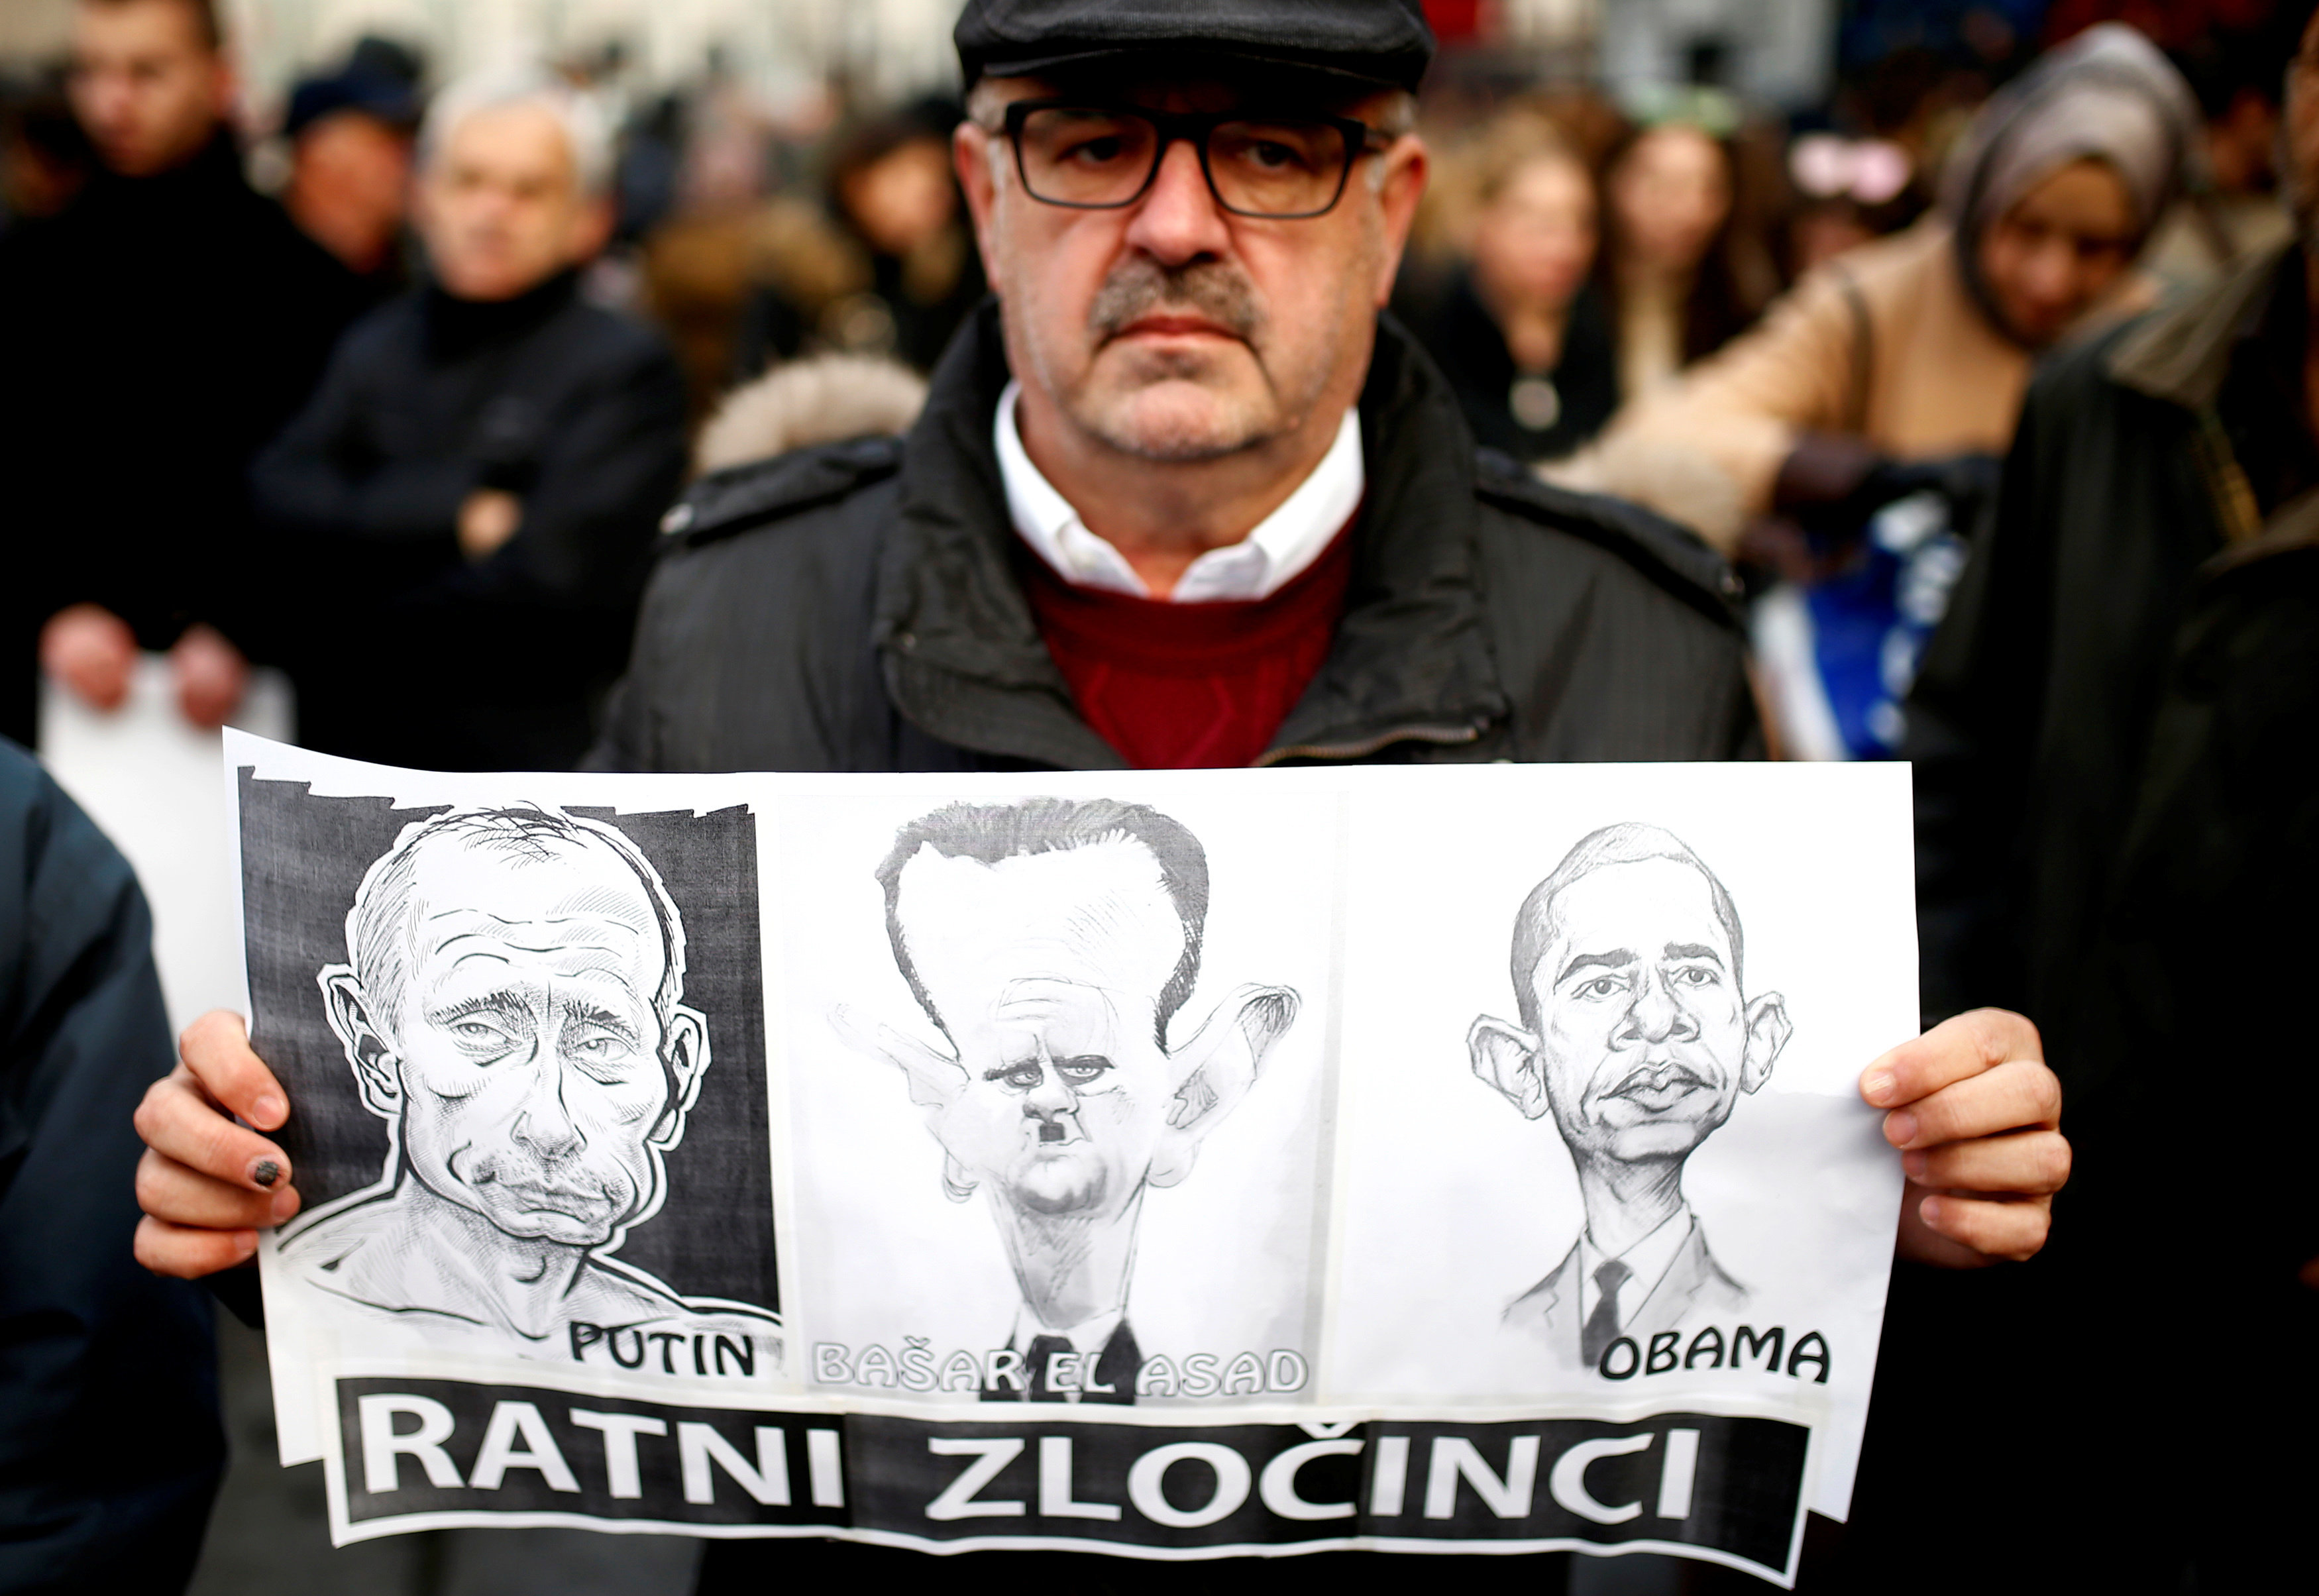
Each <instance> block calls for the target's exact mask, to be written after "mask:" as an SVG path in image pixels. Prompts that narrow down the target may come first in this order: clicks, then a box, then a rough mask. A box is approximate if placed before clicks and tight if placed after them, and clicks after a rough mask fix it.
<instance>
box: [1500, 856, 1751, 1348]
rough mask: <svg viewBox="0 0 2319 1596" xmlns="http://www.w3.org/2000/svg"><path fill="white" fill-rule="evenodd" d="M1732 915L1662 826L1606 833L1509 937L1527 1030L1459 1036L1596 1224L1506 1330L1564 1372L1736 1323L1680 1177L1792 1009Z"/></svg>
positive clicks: (1557, 873)
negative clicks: (1547, 1125)
mask: <svg viewBox="0 0 2319 1596" xmlns="http://www.w3.org/2000/svg"><path fill="white" fill-rule="evenodd" d="M1744 958H1745V952H1744V938H1743V937H1742V935H1741V933H1740V926H1739V911H1738V908H1737V906H1736V905H1735V904H1734V903H1733V902H1732V900H1731V895H1730V894H1729V893H1728V892H1727V891H1726V890H1725V889H1724V887H1723V883H1722V882H1721V881H1719V880H1718V879H1716V877H1715V874H1714V872H1713V871H1712V870H1709V869H1708V867H1707V865H1706V864H1705V863H1704V862H1703V861H1701V859H1700V858H1699V856H1698V855H1697V854H1695V853H1693V852H1692V851H1691V850H1690V848H1688V847H1686V846H1685V845H1684V844H1683V843H1682V842H1681V841H1680V840H1678V839H1677V838H1675V837H1674V836H1673V835H1671V834H1668V833H1666V832H1665V831H1662V830H1659V829H1658V828H1657V827H1656V826H1650V825H1611V826H1606V827H1604V828H1603V829H1602V830H1600V831H1597V832H1595V833H1593V834H1592V835H1590V836H1588V837H1586V838H1584V840H1583V841H1581V842H1580V843H1578V845H1577V846H1576V847H1575V848H1573V849H1572V850H1571V851H1570V852H1569V854H1568V856H1567V857H1566V858H1565V859H1564V860H1563V861H1562V862H1561V863H1560V864H1559V865H1557V867H1556V868H1555V870H1554V872H1553V873H1552V874H1551V875H1549V876H1548V877H1547V879H1545V880H1544V881H1542V882H1540V883H1539V884H1538V887H1537V888H1535V889H1534V890H1533V891H1532V892H1531V893H1530V895H1529V898H1528V900H1527V901H1525V902H1524V903H1523V905H1522V906H1521V911H1520V915H1517V916H1516V919H1515V922H1514V933H1513V956H1512V960H1511V969H1512V975H1513V987H1514V1001H1515V1004H1516V1007H1517V1013H1518V1014H1519V1015H1520V1023H1509V1022H1507V1021H1505V1020H1502V1019H1496V1018H1493V1017H1491V1016H1489V1015H1484V1016H1482V1017H1481V1018H1479V1019H1476V1020H1475V1022H1474V1023H1473V1026H1472V1028H1471V1030H1470V1031H1469V1032H1467V1037H1466V1045H1467V1049H1468V1051H1469V1052H1470V1054H1471V1058H1472V1062H1473V1067H1474V1072H1475V1074H1476V1075H1477V1076H1479V1077H1480V1078H1482V1079H1483V1080H1484V1082H1486V1083H1487V1084H1488V1085H1490V1086H1491V1087H1494V1088H1495V1089H1496V1090H1497V1091H1499V1092H1500V1093H1502V1094H1503V1095H1504V1096H1505V1098H1506V1100H1507V1101H1508V1102H1510V1103H1511V1104H1512V1105H1514V1107H1516V1108H1517V1109H1519V1110H1520V1111H1521V1113H1522V1114H1524V1115H1526V1116H1527V1117H1529V1118H1530V1119H1532V1120H1541V1119H1548V1118H1551V1120H1552V1122H1553V1124H1554V1128H1555V1129H1556V1130H1557V1132H1560V1133H1561V1138H1562V1141H1563V1143H1564V1144H1565V1145H1566V1147H1567V1148H1568V1150H1569V1154H1570V1158H1571V1160H1572V1162H1573V1163H1574V1164H1575V1167H1576V1172H1577V1176H1578V1189H1579V1195H1580V1197H1581V1199H1582V1201H1583V1203H1584V1210H1585V1223H1584V1228H1583V1229H1582V1230H1581V1231H1580V1232H1579V1234H1578V1236H1577V1237H1576V1238H1575V1243H1574V1244H1573V1245H1572V1247H1571V1248H1570V1250H1569V1253H1568V1254H1567V1256H1566V1257H1565V1258H1563V1260H1562V1262H1561V1263H1560V1264H1559V1265H1558V1266H1557V1267H1556V1268H1555V1269H1554V1270H1553V1272H1552V1273H1551V1274H1549V1275H1548V1276H1546V1278H1545V1279H1543V1280H1541V1281H1539V1282H1538V1284H1537V1285H1535V1286H1533V1287H1531V1288H1530V1289H1529V1291H1528V1292H1526V1293H1524V1294H1522V1295H1521V1296H1520V1298H1518V1299H1517V1300H1516V1301H1515V1302H1514V1303H1512V1305H1511V1307H1509V1308H1508V1309H1507V1310H1506V1314H1505V1327H1506V1329H1507V1330H1509V1331H1510V1332H1511V1333H1512V1334H1513V1335H1515V1336H1516V1337H1517V1338H1519V1339H1521V1340H1524V1341H1532V1342H1535V1343H1537V1344H1538V1345H1540V1346H1542V1347H1543V1348H1545V1349H1547V1350H1548V1352H1550V1353H1551V1355H1552V1356H1553V1357H1555V1359H1556V1360H1557V1361H1558V1362H1560V1363H1562V1364H1564V1365H1566V1366H1583V1367H1586V1368H1595V1367H1598V1366H1600V1365H1601V1363H1602V1356H1603V1354H1604V1352H1605V1351H1606V1350H1607V1349H1608V1348H1610V1347H1611V1344H1612V1343H1613V1342H1615V1341H1616V1340H1617V1339H1619V1338H1620V1337H1622V1336H1623V1337H1629V1338H1633V1339H1645V1338H1647V1337H1648V1336H1650V1335H1652V1334H1656V1333H1657V1332H1659V1331H1663V1330H1677V1329H1680V1328H1683V1327H1684V1326H1686V1325H1691V1324H1696V1323H1702V1322H1705V1321H1708V1320H1709V1319H1711V1318H1714V1317H1716V1316H1718V1315H1721V1314H1725V1313H1728V1312H1734V1311H1737V1309H1740V1308H1742V1307H1744V1306H1745V1305H1746V1303H1747V1300H1748V1294H1747V1290H1746V1287H1745V1286H1744V1285H1741V1284H1740V1282H1738V1281H1737V1280H1735V1279H1733V1278H1732V1277H1731V1276H1729V1275H1728V1274H1727V1273H1725V1271H1724V1270H1723V1268H1722V1267H1720V1266H1719V1264H1718V1263H1717V1262H1716V1260H1715V1256H1714V1254H1713V1252H1712V1251H1711V1250H1710V1249H1709V1246H1708V1239H1707V1234H1706V1231H1704V1230H1703V1229H1702V1228H1701V1224H1700V1222H1699V1220H1698V1218H1697V1217H1696V1216H1695V1215H1694V1214H1693V1213H1692V1210H1691V1207H1690V1204H1688V1202H1687V1201H1686V1200H1685V1198H1684V1196H1683V1166H1684V1164H1685V1162H1686V1161H1687V1160H1688V1159H1690V1157H1691V1155H1692V1153H1693V1152H1695V1151H1697V1150H1698V1149H1699V1147H1700V1145H1701V1143H1702V1142H1704V1141H1706V1140H1707V1139H1708V1138H1709V1137H1710V1136H1711V1135H1713V1134H1714V1133H1715V1132H1716V1131H1717V1130H1718V1129H1719V1127H1720V1126H1721V1125H1722V1124H1723V1123H1724V1122H1725V1121H1726V1120H1728V1118H1729V1117H1730V1115H1731V1112H1732V1109H1733V1107H1734V1105H1736V1104H1737V1102H1738V1100H1739V1098H1740V1096H1742V1095H1743V1094H1746V1093H1751V1092H1755V1091H1756V1090H1758V1089H1760V1088H1761V1087H1763V1085H1764V1082H1765V1081H1766V1080H1767V1079H1769V1078H1770V1077H1771V1073H1772V1066H1773V1064H1774V1063H1775V1062H1776V1061H1777V1060H1778V1059H1779V1056H1780V1051H1781V1050H1782V1048H1783V1047H1785V1046H1786V1045H1787V1041H1788V1035H1789V1029H1790V1027H1789V1023H1788V1014H1787V1005H1786V1003H1785V1001H1784V1000H1783V999H1782V997H1781V996H1780V995H1779V994H1778V993H1776V992H1762V993H1758V994H1757V995H1756V996H1753V997H1749V996H1746V985H1745V962H1744Z"/></svg>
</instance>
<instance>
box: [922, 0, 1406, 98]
mask: <svg viewBox="0 0 2319 1596" xmlns="http://www.w3.org/2000/svg"><path fill="white" fill-rule="evenodd" d="M955 37H956V39H957V41H958V59H959V65H960V66H961V68H964V70H965V73H966V81H967V84H968V85H969V86H972V85H973V83H974V81H975V80H976V79H977V78H979V77H1023V76H1025V75H1027V74H1031V73H1044V72H1048V71H1051V70H1052V69H1054V68H1061V67H1069V66H1077V65H1079V64H1081V63H1093V62H1096V61H1098V60H1102V59H1107V58H1116V57H1120V56H1125V55H1140V54H1144V53H1147V52H1153V51H1166V52H1168V53H1169V54H1173V55H1210V54H1216V55H1231V56H1239V57H1243V58H1246V59H1251V60H1257V61H1264V62H1271V63H1277V64H1280V65H1286V66H1294V67H1303V68H1309V69H1312V70H1315V71H1322V72H1329V73H1334V74H1338V75H1340V76H1343V77H1354V78H1358V79H1360V80H1362V81H1364V82H1367V83H1374V84H1378V85H1380V86H1391V87H1394V88H1404V89H1410V90H1414V89H1415V88H1416V87H1417V80H1418V79H1419V78H1421V77H1424V76H1425V68H1426V66H1427V64H1428V63H1429V62H1430V61H1431V60H1432V59H1433V30H1432V29H1430V28H1429V27H1427V26H1426V24H1425V14H1424V12H1423V11H1422V10H1421V9H1420V8H1419V4H1418V0H967V5H966V10H965V12H964V13H963V14H961V16H960V17H959V19H958V32H957V33H956V35H955Z"/></svg>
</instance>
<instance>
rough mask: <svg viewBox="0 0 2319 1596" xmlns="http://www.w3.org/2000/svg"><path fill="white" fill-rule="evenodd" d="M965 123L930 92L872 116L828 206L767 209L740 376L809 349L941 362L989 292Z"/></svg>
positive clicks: (837, 157) (744, 325)
mask: <svg viewBox="0 0 2319 1596" xmlns="http://www.w3.org/2000/svg"><path fill="white" fill-rule="evenodd" d="M957 121H958V110H957V107H955V106H953V105H951V104H946V103H945V102H943V101H939V100H925V101H920V102H918V103H917V104H913V105H909V106H906V107H904V108H903V109H901V110H899V111H896V112H892V113H888V114H887V115H884V116H881V117H878V118H875V119H873V120H871V121H869V122H862V123H861V124H860V125H858V126H856V127H855V128H853V130H852V131H850V132H848V133H847V134H845V135H844V137H843V138H842V139H840V140H839V141H838V143H837V146H836V149H835V152H834V153H833V154H832V156H831V158H830V162H829V173H828V180H827V187H828V203H827V209H826V211H825V210H821V209H818V208H816V207H814V206H811V205H809V204H801V203H797V202H794V201H791V202H777V203H775V204H773V205H772V206H771V207H770V208H769V209H768V210H767V211H766V212H765V214H764V216H763V218H762V221H760V223H759V225H758V228H757V232H758V235H759V236H758V239H757V240H756V248H757V252H758V255H759V257H760V259H759V262H758V264H757V266H756V267H755V270H756V272H757V274H758V275H759V278H760V279H761V281H760V284H759V286H758V287H757V288H756V289H755V291H754V292H753V293H752V294H751V296H750V300H749V302H748V305H747V306H746V308H745V309H744V311H743V313H742V322H741V331H740V335H739V338H738V339H737V340H736V342H735V349H734V356H733V365H734V372H735V375H736V376H739V377H743V378H746V377H753V376H755V375H757V374H760V373H761V372H762V371H764V369H765V368H766V367H767V366H769V365H772V364H773V363H774V362H776V361H781V360H794V359H795V358H797V357H798V356H800V355H808V354H842V355H890V356H894V357H895V358H897V359H898V360H900V361H901V362H902V364H903V365H907V366H909V367H911V368H912V369H913V370H915V371H918V372H921V373H923V372H928V371H931V370H933V369H934V360H935V358H936V357H937V356H940V355H941V354H942V352H943V347H944V346H945V345H947V344H948V343H949V342H950V339H951V335H952V333H954V332H956V331H957V330H958V329H959V327H960V324H961V323H962V322H963V321H965V320H966V318H967V316H968V314H969V313H970V311H973V309H974V307H975V306H976V305H978V304H979V303H980V302H982V296H983V293H984V292H985V288H984V283H983V277H982V263H981V260H980V257H978V256H977V255H976V253H975V248H974V239H973V238H972V237H971V236H970V234H969V232H968V230H967V225H966V210H965V207H964V205H962V204H961V203H960V200H959V194H958V185H957V183H956V182H955V181H954V180H953V179H952V176H951V158H950V131H951V129H952V126H954V125H955V124H956V123H957Z"/></svg>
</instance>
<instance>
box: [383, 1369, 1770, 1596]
mask: <svg viewBox="0 0 2319 1596" xmlns="http://www.w3.org/2000/svg"><path fill="white" fill-rule="evenodd" d="M338 1415H339V1433H340V1437H341V1444H342V1446H343V1448H344V1454H343V1458H344V1464H345V1478H346V1490H347V1519H348V1520H349V1523H350V1524H351V1525H353V1526H357V1527H359V1526H363V1525H375V1524H379V1523H381V1522H383V1521H385V1520H389V1519H402V1518H406V1517H410V1516H412V1515H419V1514H433V1513H476V1512H481V1513H496V1512H505V1513H559V1514H571V1515H577V1516H581V1517H586V1518H595V1519H611V1520H631V1521H645V1522H651V1523H655V1524H666V1525H669V1526H672V1527H677V1528H687V1527H690V1528H701V1529H706V1530H708V1531H710V1532H711V1533H724V1534H728V1535H729V1534H735V1533H739V1534H746V1533H748V1532H749V1531H751V1530H752V1529H755V1530H760V1531H762V1532H763V1533H767V1534H779V1533H781V1532H782V1531H783V1530H790V1531H795V1530H798V1529H812V1528H827V1529H830V1530H833V1531H837V1532H844V1531H847V1530H853V1531H862V1532H871V1533H874V1534H876V1535H878V1536H879V1537H881V1538H884V1537H912V1538H915V1539H916V1540H918V1541H921V1542H925V1543H929V1544H936V1545H942V1544H948V1545H953V1546H965V1545H970V1544H972V1543H975V1542H991V1543H997V1542H1004V1543H1006V1544H1008V1545H1013V1546H1021V1545H1024V1543H1026V1542H1036V1541H1037V1540H1040V1539H1053V1540H1056V1541H1058V1542H1068V1543H1069V1545H1070V1546H1072V1547H1073V1548H1074V1549H1078V1550H1090V1549H1092V1550H1098V1551H1112V1552H1117V1553H1121V1554H1123V1555H1130V1556H1133V1555H1153V1554H1155V1553H1156V1554H1159V1555H1175V1556H1183V1555H1219V1554H1222V1553H1224V1552H1227V1551H1230V1550H1232V1549H1236V1548H1237V1549H1246V1550H1248V1551H1252V1552H1261V1551H1277V1550H1286V1549H1290V1548H1294V1547H1296V1546H1304V1545H1320V1544H1327V1545H1332V1546H1341V1545H1344V1544H1345V1543H1347V1542H1348V1541H1352V1540H1356V1539H1360V1540H1376V1541H1390V1542H1392V1543H1393V1544H1394V1549H1395V1550H1425V1549H1428V1543H1432V1544H1435V1545H1438V1546H1439V1547H1440V1549H1442V1550H1444V1551H1448V1550H1453V1549H1457V1548H1459V1547H1461V1546H1462V1547H1467V1548H1473V1547H1478V1546H1482V1545H1484V1544H1500V1545H1503V1544H1511V1543H1537V1542H1548V1541H1552V1542H1565V1543H1572V1542H1587V1543H1592V1544H1594V1545H1598V1546H1617V1545H1620V1544H1623V1543H1626V1542H1631V1541H1654V1542H1659V1543H1664V1544H1669V1545H1672V1546H1686V1547H1693V1548H1697V1549H1698V1550H1700V1551H1702V1552H1706V1553H1708V1554H1710V1555H1714V1556H1716V1557H1717V1558H1718V1560H1723V1561H1732V1562H1737V1563H1741V1564H1747V1565H1750V1566H1752V1567H1753V1568H1755V1569H1756V1570H1758V1571H1761V1572H1763V1573H1767V1574H1769V1575H1771V1576H1772V1577H1773V1578H1784V1577H1786V1576H1787V1574H1788V1573H1789V1570H1788V1562H1789V1553H1790V1548H1791V1546H1793V1544H1794V1540H1795V1530H1796V1524H1797V1520H1798V1516H1799V1515H1800V1513H1801V1511H1802V1491H1803V1476H1804V1462H1805V1453H1806V1447H1807V1443H1808V1441H1809V1431H1808V1430H1807V1429H1805V1428H1804V1427H1803V1426H1801V1425H1797V1424H1791V1423H1788V1422H1786V1421H1784V1420H1777V1419H1758V1418H1733V1417H1728V1416H1725V1415H1720V1414H1712V1413H1656V1414H1653V1415H1651V1416H1650V1417H1649V1418H1647V1419H1640V1420H1631V1421H1628V1422H1620V1423H1614V1422H1611V1421H1607V1420H1591V1419H1550V1420H1544V1419H1541V1420H1511V1421H1492V1422H1476V1423H1457V1422H1441V1421H1430V1420H1429V1421H1402V1420H1374V1421H1369V1422H1365V1423H1353V1424H1347V1425H1345V1426H1343V1427H1341V1429H1340V1428H1338V1427H1334V1426H1327V1425H1314V1424H1295V1423H1290V1424H1215V1425H1202V1426H1197V1427H1185V1428H1177V1427H1173V1426H1167V1427H1162V1426H1150V1425H1132V1424H1103V1423H1087V1422H1077V1423H1075V1422H1071V1421H1069V1420H1053V1419H1047V1418H1042V1417H1040V1416H1037V1415H1035V1414H1033V1413H1031V1412H1028V1411H1025V1412H1024V1414H1023V1416H1022V1417H1020V1418H1019V1419H1013V1420H984V1419H979V1418H978V1419H974V1420H941V1421H929V1420H917V1419H899V1418H889V1417H883V1416H878V1415H870V1414H853V1415H844V1416H840V1415H833V1414H826V1413H781V1412H766V1411H758V1410H751V1409H717V1408H693V1407H680V1406H673V1405H666V1404H659V1403H652V1402H631V1401H622V1400H618V1399H613V1398H596V1397H589V1396H582V1395H577V1394H574V1393H569V1392H563V1391H552V1390H546V1389H540V1388H537V1387H526V1386H511V1385H482V1384H470V1383H467V1382H465V1381H457V1380H428V1379H379V1378H365V1379H343V1380H340V1381H339V1382H338Z"/></svg>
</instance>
